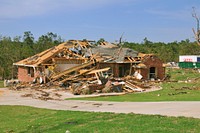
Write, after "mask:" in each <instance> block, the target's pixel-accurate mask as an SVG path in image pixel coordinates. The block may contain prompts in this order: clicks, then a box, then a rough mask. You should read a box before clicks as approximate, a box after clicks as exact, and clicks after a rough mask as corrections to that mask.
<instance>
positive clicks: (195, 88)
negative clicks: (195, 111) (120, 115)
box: [74, 69, 200, 102]
mask: <svg viewBox="0 0 200 133" xmlns="http://www.w3.org/2000/svg"><path fill="white" fill-rule="evenodd" d="M167 73H168V74H170V75H171V78H170V80H171V81H179V82H163V83H161V84H160V85H161V87H162V88H163V89H162V90H159V91H155V92H148V93H132V94H126V95H122V96H106V97H92V98H74V100H93V101H118V102H153V101H200V74H199V73H198V72H197V71H196V70H189V69H188V70H185V69H168V70H167ZM185 81H187V82H185Z"/></svg>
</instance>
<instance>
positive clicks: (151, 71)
mask: <svg viewBox="0 0 200 133" xmlns="http://www.w3.org/2000/svg"><path fill="white" fill-rule="evenodd" d="M155 78H156V68H155V67H150V68H149V79H155Z"/></svg>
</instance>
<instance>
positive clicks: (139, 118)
mask: <svg viewBox="0 0 200 133" xmlns="http://www.w3.org/2000/svg"><path fill="white" fill-rule="evenodd" d="M0 125H1V126H0V132H1V133H65V131H66V130H69V131H70V132H71V133H131V132H134V133H138V132H140V133H141V132H148V133H155V132H158V133H160V132H162V133H168V132H169V133H183V132H188V133H199V132H200V128H199V126H200V119H194V118H185V117H177V118H176V117H165V116H160V115H155V116H153V115H136V114H114V113H91V112H78V111H56V110H47V109H38V108H33V107H24V106H0Z"/></svg>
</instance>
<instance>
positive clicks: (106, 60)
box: [5, 40, 165, 100]
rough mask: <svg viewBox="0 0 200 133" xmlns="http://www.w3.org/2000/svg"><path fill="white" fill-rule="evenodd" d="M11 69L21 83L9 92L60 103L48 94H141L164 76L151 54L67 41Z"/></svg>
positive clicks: (158, 62)
mask: <svg viewBox="0 0 200 133" xmlns="http://www.w3.org/2000/svg"><path fill="white" fill-rule="evenodd" d="M155 62H156V63H155ZM14 65H15V66H17V67H18V79H19V81H20V83H19V82H17V84H16V81H15V82H14V81H13V82H12V84H13V85H12V87H11V88H12V89H14V90H21V89H22V88H27V87H28V88H31V89H33V90H36V92H35V93H34V94H32V93H30V94H29V93H27V94H24V95H23V96H24V97H33V98H38V99H42V100H51V99H59V98H60V97H61V96H62V95H61V94H58V93H52V92H51V93H50V92H48V91H47V90H48V89H49V88H56V87H60V88H62V89H64V90H69V91H70V92H71V93H72V94H74V95H86V94H92V93H110V92H117V93H118V92H120V93H121V92H126V93H132V92H143V91H145V90H146V89H148V88H151V86H152V85H153V84H154V82H159V81H161V79H164V75H165V71H164V68H165V67H164V66H163V63H162V61H161V60H160V59H159V58H158V57H157V56H155V55H153V54H142V53H138V52H137V51H134V50H132V49H129V48H123V47H119V46H117V45H114V44H111V43H108V42H101V43H100V44H99V45H98V46H96V45H92V42H91V41H87V40H83V41H81V40H69V41H67V42H64V43H62V44H60V45H58V46H55V47H53V48H50V49H47V50H45V51H43V52H41V53H39V54H36V55H34V56H32V57H29V58H27V59H24V60H21V61H19V62H17V63H14ZM149 80H150V82H145V81H149ZM5 84H6V86H8V85H9V84H10V83H7V82H6V83H5ZM46 88H48V89H47V90H46Z"/></svg>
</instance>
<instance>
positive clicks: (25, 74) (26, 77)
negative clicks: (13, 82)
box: [18, 66, 35, 82]
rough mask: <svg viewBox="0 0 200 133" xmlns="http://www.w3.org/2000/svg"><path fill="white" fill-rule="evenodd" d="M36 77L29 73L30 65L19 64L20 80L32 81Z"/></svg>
mask: <svg viewBox="0 0 200 133" xmlns="http://www.w3.org/2000/svg"><path fill="white" fill-rule="evenodd" d="M34 78H35V77H31V75H30V74H28V67H22V66H18V80H19V81H22V82H31V81H33V79H34Z"/></svg>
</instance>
